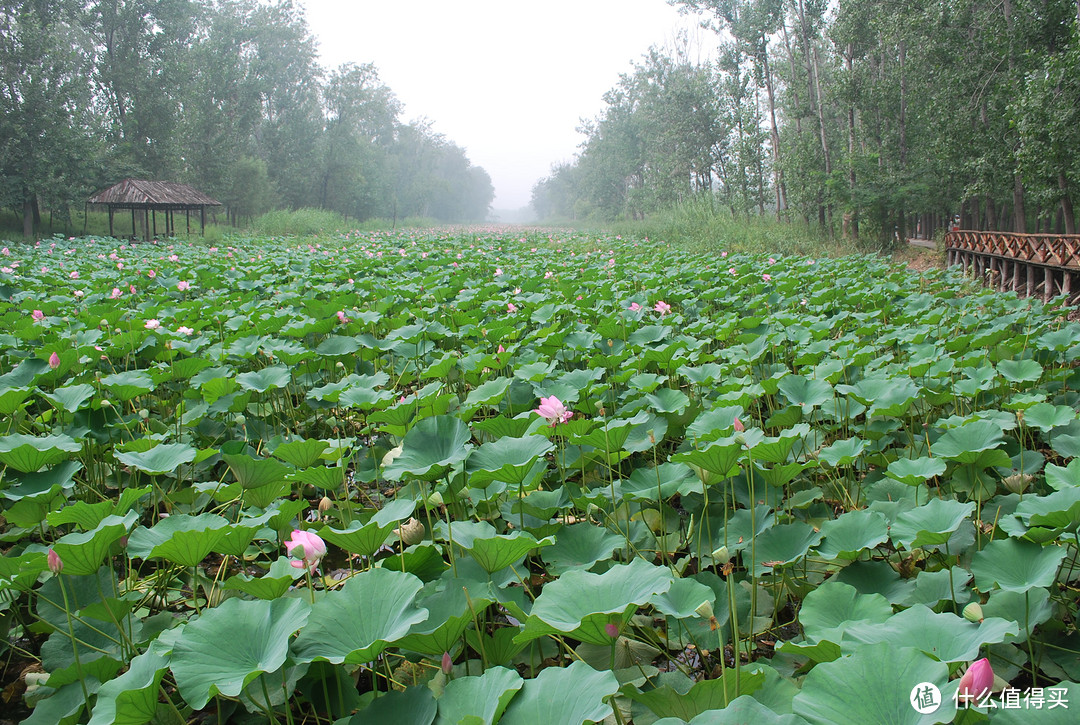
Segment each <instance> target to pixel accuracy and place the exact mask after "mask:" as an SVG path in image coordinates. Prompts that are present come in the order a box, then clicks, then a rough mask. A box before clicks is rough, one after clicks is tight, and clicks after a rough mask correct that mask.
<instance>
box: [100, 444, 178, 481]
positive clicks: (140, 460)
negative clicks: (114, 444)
mask: <svg viewBox="0 0 1080 725" xmlns="http://www.w3.org/2000/svg"><path fill="white" fill-rule="evenodd" d="M196 453H197V451H196V450H195V448H194V447H193V446H189V445H188V444H187V443H160V444H158V445H156V446H154V447H153V448H151V449H149V450H147V451H141V452H132V453H116V454H115V455H116V460H118V461H120V463H123V464H124V465H125V466H131V467H132V468H137V469H138V470H140V471H142V472H143V473H149V474H150V475H158V474H162V473H172V472H173V471H175V470H176V469H177V468H178V467H179V466H181V465H182V464H184V463H191V462H192V461H194V460H195V454H196Z"/></svg>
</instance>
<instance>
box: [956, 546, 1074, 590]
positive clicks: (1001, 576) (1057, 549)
mask: <svg viewBox="0 0 1080 725" xmlns="http://www.w3.org/2000/svg"><path fill="white" fill-rule="evenodd" d="M1066 553H1067V552H1066V549H1065V547H1062V546H1045V547H1044V546H1040V545H1039V544H1033V543H1031V542H1028V541H1020V540H1017V539H997V540H995V541H991V542H990V543H989V544H987V545H986V546H984V547H983V548H982V550H981V551H978V552H976V553H975V555H974V556H972V557H971V573H972V574H973V575H974V576H975V587H976V588H977V589H978V590H979V591H982V592H988V591H990V590H992V589H993V588H994V587H995V586H997V587H1000V588H1001V589H1006V590H1008V591H1013V592H1026V591H1027V590H1028V589H1032V588H1034V587H1049V586H1050V585H1052V584H1053V583H1054V580H1055V579H1056V578H1057V571H1058V567H1059V566H1060V565H1061V561H1062V559H1064V558H1065V554H1066Z"/></svg>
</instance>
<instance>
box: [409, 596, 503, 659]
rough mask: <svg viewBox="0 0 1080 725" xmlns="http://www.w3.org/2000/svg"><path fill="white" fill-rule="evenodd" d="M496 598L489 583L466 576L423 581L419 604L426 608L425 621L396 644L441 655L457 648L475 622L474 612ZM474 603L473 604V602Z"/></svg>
mask: <svg viewBox="0 0 1080 725" xmlns="http://www.w3.org/2000/svg"><path fill="white" fill-rule="evenodd" d="M494 602H495V595H494V594H493V593H492V591H491V588H490V585H488V584H487V583H486V582H485V583H480V582H476V581H469V580H465V579H439V580H437V581H433V582H430V583H428V584H426V585H424V588H423V590H422V591H421V592H420V594H419V595H418V596H417V598H416V605H417V606H418V607H421V608H423V609H426V610H427V613H428V616H427V619H425V620H424V621H423V622H419V623H417V624H415V625H413V627H412V629H411V630H410V631H409V633H408V634H407V635H405V636H404V637H402V638H401V639H399V640H398V641H397V642H396V643H395V644H396V645H397V646H398V647H401V648H403V649H407V650H412V651H413V652H420V653H421V654H426V655H429V656H432V657H440V656H442V653H443V652H449V651H451V650H453V649H454V647H455V645H456V644H457V642H459V641H460V640H461V636H462V635H463V634H464V632H465V629H466V628H467V627H468V626H469V625H470V624H471V623H472V622H473V612H479V611H482V610H483V609H484V608H486V607H487V606H489V605H490V604H493V603H494ZM470 605H471V606H470Z"/></svg>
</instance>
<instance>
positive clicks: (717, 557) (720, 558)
mask: <svg viewBox="0 0 1080 725" xmlns="http://www.w3.org/2000/svg"><path fill="white" fill-rule="evenodd" d="M712 558H713V561H715V562H716V563H717V564H720V565H724V564H727V563H728V562H729V561H731V552H729V551H728V548H727V547H726V546H721V547H720V548H719V549H717V550H716V551H714V552H713V553H712Z"/></svg>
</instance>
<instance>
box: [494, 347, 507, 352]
mask: <svg viewBox="0 0 1080 725" xmlns="http://www.w3.org/2000/svg"><path fill="white" fill-rule="evenodd" d="M495 352H497V353H502V352H506V348H505V347H503V346H502V345H499V349H498V350H496V351H495Z"/></svg>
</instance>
